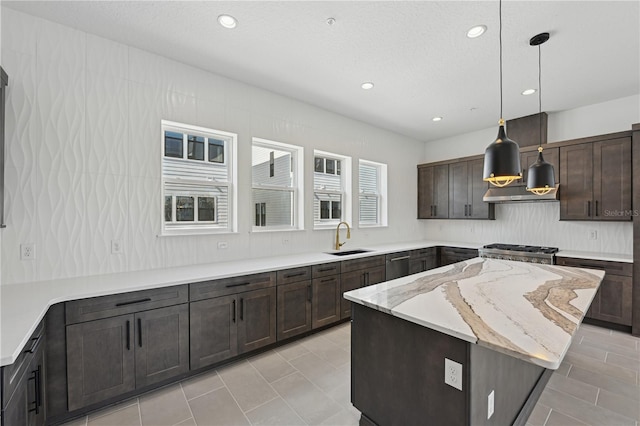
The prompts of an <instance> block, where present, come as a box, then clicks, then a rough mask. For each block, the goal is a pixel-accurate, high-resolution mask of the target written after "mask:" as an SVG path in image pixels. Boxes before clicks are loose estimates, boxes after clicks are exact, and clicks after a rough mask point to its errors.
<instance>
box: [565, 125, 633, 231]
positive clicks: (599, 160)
mask: <svg viewBox="0 0 640 426" xmlns="http://www.w3.org/2000/svg"><path fill="white" fill-rule="evenodd" d="M560 182H561V183H562V188H561V192H560V220H602V221H628V220H631V218H632V215H631V214H628V213H629V212H630V211H631V138H629V137H621V138H615V139H606V140H601V141H595V142H590V143H582V144H576V145H568V146H562V147H560Z"/></svg>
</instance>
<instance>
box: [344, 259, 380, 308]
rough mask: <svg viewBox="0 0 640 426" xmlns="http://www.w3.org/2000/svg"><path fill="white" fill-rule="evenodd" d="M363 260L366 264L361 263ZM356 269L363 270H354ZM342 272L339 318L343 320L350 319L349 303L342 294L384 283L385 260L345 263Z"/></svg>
mask: <svg viewBox="0 0 640 426" xmlns="http://www.w3.org/2000/svg"><path fill="white" fill-rule="evenodd" d="M367 259H368V260H367ZM364 260H366V263H365V262H363V261H364ZM358 267H364V268H362V269H355V268H358ZM354 269H355V270H354ZM342 270H343V271H345V272H343V273H342V274H341V275H340V281H341V290H340V318H341V319H345V318H350V317H351V302H350V301H349V300H347V299H345V298H344V297H343V296H342V294H343V293H345V292H347V291H351V290H355V289H358V288H360V287H366V286H369V285H373V284H378V283H381V282H383V281H385V280H386V267H385V258H384V256H377V257H374V258H365V259H360V260H351V261H346V262H345V265H344V266H343V268H342Z"/></svg>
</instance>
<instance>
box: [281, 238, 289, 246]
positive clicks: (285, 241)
mask: <svg viewBox="0 0 640 426" xmlns="http://www.w3.org/2000/svg"><path fill="white" fill-rule="evenodd" d="M282 245H283V246H286V245H289V239H288V238H283V239H282Z"/></svg>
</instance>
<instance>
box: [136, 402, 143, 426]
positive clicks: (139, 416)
mask: <svg viewBox="0 0 640 426" xmlns="http://www.w3.org/2000/svg"><path fill="white" fill-rule="evenodd" d="M136 401H137V402H138V418H139V419H140V426H142V408H141V407H140V398H136Z"/></svg>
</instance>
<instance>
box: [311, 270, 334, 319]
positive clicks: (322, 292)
mask: <svg viewBox="0 0 640 426" xmlns="http://www.w3.org/2000/svg"><path fill="white" fill-rule="evenodd" d="M311 287H312V291H313V299H312V303H311V326H312V328H318V327H322V326H324V325H328V324H331V323H334V322H336V321H338V320H339V319H340V297H341V293H340V277H339V276H338V275H333V276H331V277H324V278H316V279H314V280H313V281H312V282H311Z"/></svg>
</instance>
